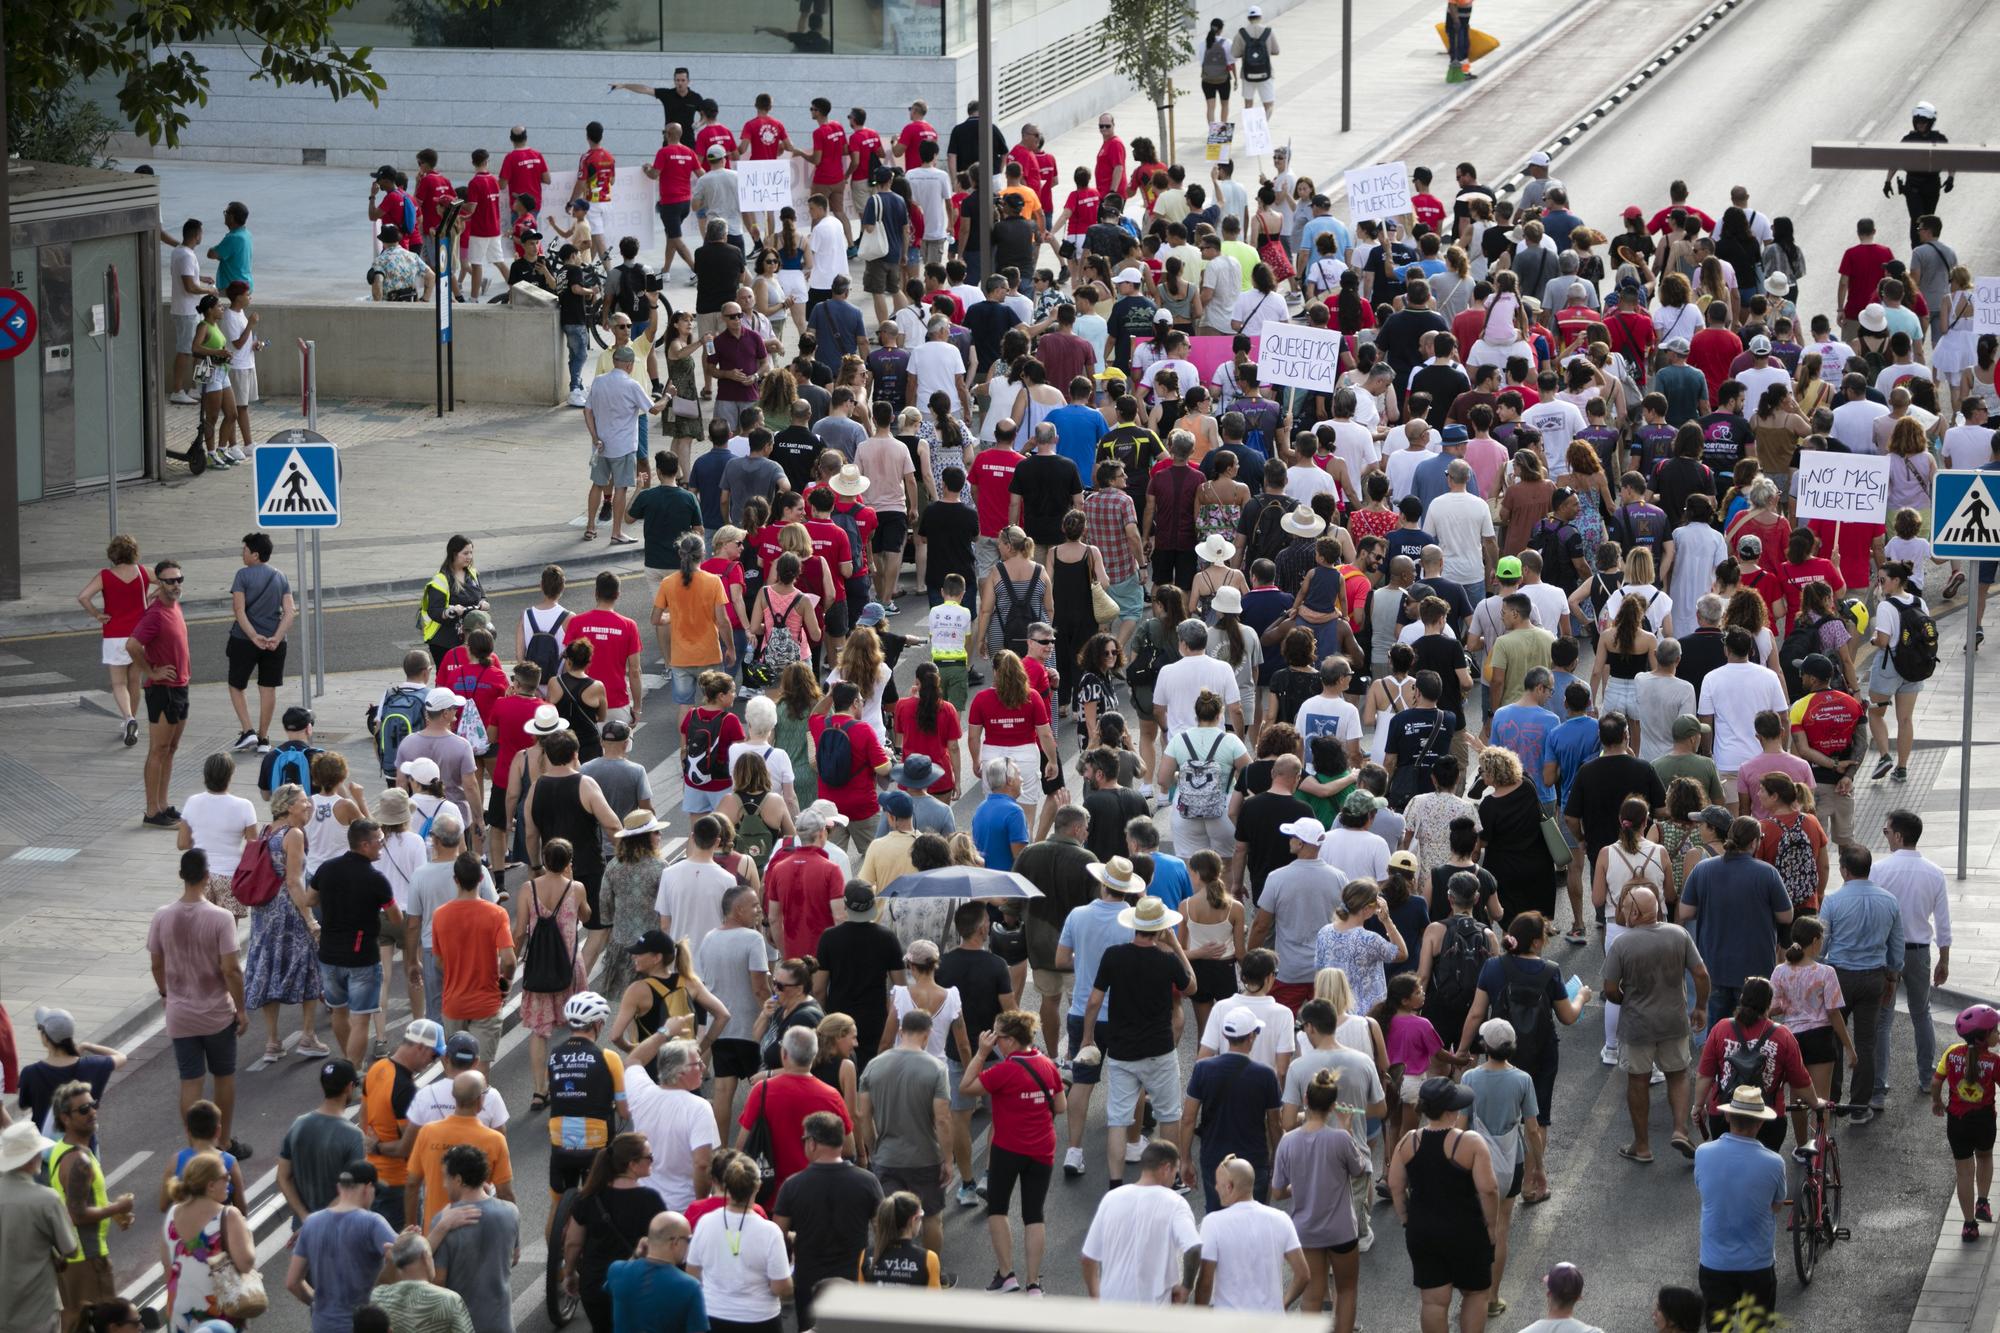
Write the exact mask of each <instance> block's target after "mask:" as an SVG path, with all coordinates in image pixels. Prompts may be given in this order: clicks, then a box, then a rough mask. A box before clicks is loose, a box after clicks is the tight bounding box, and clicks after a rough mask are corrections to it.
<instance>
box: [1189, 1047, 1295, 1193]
mask: <svg viewBox="0 0 2000 1333" xmlns="http://www.w3.org/2000/svg"><path fill="white" fill-rule="evenodd" d="M1187 1095H1188V1096H1190V1097H1192V1098H1194V1099H1195V1100H1196V1101H1198V1102H1200V1103H1201V1120H1200V1123H1199V1124H1198V1125H1196V1127H1195V1128H1196V1130H1197V1132H1198V1133H1200V1135H1201V1162H1202V1167H1203V1174H1205V1175H1212V1174H1213V1172H1212V1171H1211V1170H1210V1169H1209V1168H1210V1167H1211V1166H1212V1165H1213V1164H1214V1163H1216V1162H1220V1161H1221V1160H1222V1159H1223V1158H1225V1157H1227V1156H1229V1155H1230V1154H1231V1153H1234V1154H1235V1155H1236V1156H1238V1157H1241V1158H1242V1159H1243V1160H1244V1161H1246V1162H1249V1163H1251V1164H1253V1165H1255V1166H1264V1165H1266V1164H1268V1163H1269V1162H1270V1160H1271V1140H1270V1137H1269V1135H1267V1134H1266V1133H1265V1129H1264V1126H1265V1117H1266V1116H1267V1115H1268V1114H1269V1113H1270V1112H1272V1111H1275V1110H1277V1109H1278V1104H1279V1103H1280V1102H1281V1101H1283V1100H1284V1098H1283V1094H1282V1093H1281V1091H1280V1090H1279V1088H1278V1076H1277V1074H1276V1073H1274V1072H1273V1071H1272V1070H1271V1067H1270V1066H1269V1065H1260V1064H1258V1063H1256V1062H1255V1061H1253V1060H1252V1059H1251V1058H1250V1057H1249V1056H1247V1055H1238V1054H1237V1053H1236V1052H1234V1051H1224V1052H1223V1053H1222V1054H1220V1055H1211V1056H1209V1057H1208V1059H1206V1060H1199V1061H1196V1062H1195V1067H1194V1072H1193V1073H1192V1074H1190V1075H1189V1076H1188V1085H1187Z"/></svg>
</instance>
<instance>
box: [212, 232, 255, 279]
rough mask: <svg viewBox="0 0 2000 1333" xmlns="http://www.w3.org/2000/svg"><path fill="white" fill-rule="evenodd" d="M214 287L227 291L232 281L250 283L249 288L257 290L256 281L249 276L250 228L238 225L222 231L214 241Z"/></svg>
mask: <svg viewBox="0 0 2000 1333" xmlns="http://www.w3.org/2000/svg"><path fill="white" fill-rule="evenodd" d="M214 248H215V289H216V290H217V291H219V292H222V291H228V290H229V284H230V283H232V282H245V283H249V284H250V290H251V291H255V290H257V283H256V281H255V280H254V279H252V278H251V276H250V229H249V228H248V227H238V228H236V229H235V230H234V231H228V232H224V233H223V235H222V239H221V240H219V241H217V242H216V243H215V247H214Z"/></svg>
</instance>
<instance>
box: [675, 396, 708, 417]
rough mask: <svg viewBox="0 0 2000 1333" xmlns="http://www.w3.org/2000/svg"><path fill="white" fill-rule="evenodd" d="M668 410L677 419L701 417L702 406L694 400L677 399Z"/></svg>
mask: <svg viewBox="0 0 2000 1333" xmlns="http://www.w3.org/2000/svg"><path fill="white" fill-rule="evenodd" d="M667 410H668V411H669V412H671V413H672V414H673V415H674V416H676V417H700V416H701V404H700V403H698V402H696V401H695V400H694V399H692V398H679V397H677V398H675V399H674V400H673V402H671V403H670V404H668V406H667Z"/></svg>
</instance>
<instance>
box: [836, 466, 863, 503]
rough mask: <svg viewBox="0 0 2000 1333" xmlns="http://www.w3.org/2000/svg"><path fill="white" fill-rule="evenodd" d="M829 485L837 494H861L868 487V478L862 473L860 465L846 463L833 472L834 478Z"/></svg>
mask: <svg viewBox="0 0 2000 1333" xmlns="http://www.w3.org/2000/svg"><path fill="white" fill-rule="evenodd" d="M827 485H828V486H831V487H832V488H833V493H834V494H835V495H849V496H853V495H860V494H862V493H863V492H864V491H866V490H867V489H868V478H866V477H864V476H862V475H861V469H860V468H859V467H856V466H855V465H854V464H852V463H846V464H843V465H842V466H841V469H840V471H838V472H836V473H834V474H833V480H832V481H829V482H828V483H827Z"/></svg>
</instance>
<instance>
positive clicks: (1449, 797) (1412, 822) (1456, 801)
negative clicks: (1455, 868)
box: [1403, 791, 1479, 884]
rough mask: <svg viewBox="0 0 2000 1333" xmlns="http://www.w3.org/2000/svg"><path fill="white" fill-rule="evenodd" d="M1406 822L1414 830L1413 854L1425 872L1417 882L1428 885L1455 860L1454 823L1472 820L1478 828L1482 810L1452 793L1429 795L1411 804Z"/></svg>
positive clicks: (1433, 793)
mask: <svg viewBox="0 0 2000 1333" xmlns="http://www.w3.org/2000/svg"><path fill="white" fill-rule="evenodd" d="M1403 819H1404V821H1405V826H1406V827H1407V828H1408V829H1409V830H1410V847H1411V850H1412V851H1414V852H1416V854H1417V864H1418V865H1419V866H1420V867H1421V868H1422V870H1423V874H1422V876H1421V877H1420V878H1419V879H1418V881H1417V882H1418V883H1420V884H1428V883H1430V878H1431V872H1432V871H1433V870H1436V869H1437V868H1438V867H1439V866H1441V865H1443V864H1444V863H1445V862H1447V861H1449V860H1451V821H1452V820H1454V819H1469V820H1471V821H1472V823H1473V826H1474V827H1477V826H1478V824H1479V807H1478V805H1476V804H1475V803H1474V802H1472V801H1469V800H1467V799H1466V798H1465V797H1463V796H1458V795H1454V794H1453V793H1451V792H1443V791H1427V792H1424V793H1423V794H1422V795H1420V796H1417V797H1415V798H1413V799H1412V800H1411V801H1410V804H1409V806H1408V807H1407V808H1406V809H1405V810H1404V811H1403ZM1468 868H1469V867H1468Z"/></svg>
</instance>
